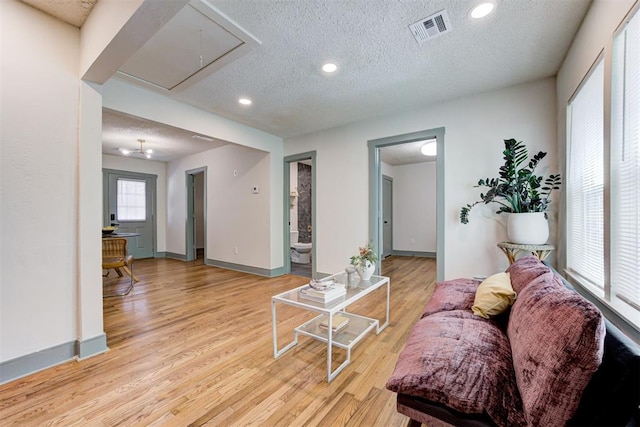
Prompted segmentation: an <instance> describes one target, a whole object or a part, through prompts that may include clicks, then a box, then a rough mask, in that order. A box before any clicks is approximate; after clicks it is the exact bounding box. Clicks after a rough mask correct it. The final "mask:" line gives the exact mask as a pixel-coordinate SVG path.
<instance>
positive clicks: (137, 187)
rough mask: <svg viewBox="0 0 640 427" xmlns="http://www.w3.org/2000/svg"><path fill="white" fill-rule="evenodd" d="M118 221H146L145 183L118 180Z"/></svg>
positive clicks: (133, 180) (132, 180)
mask: <svg viewBox="0 0 640 427" xmlns="http://www.w3.org/2000/svg"><path fill="white" fill-rule="evenodd" d="M116 203H117V207H118V208H117V212H118V221H146V220H147V204H146V182H145V181H140V180H135V179H120V178H119V179H118V185H117V200H116Z"/></svg>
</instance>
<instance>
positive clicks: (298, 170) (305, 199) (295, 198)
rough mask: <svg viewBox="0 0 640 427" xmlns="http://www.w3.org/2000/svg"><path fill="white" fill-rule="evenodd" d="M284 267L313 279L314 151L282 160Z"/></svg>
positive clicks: (315, 236)
mask: <svg viewBox="0 0 640 427" xmlns="http://www.w3.org/2000/svg"><path fill="white" fill-rule="evenodd" d="M284 203H285V205H284V227H283V228H284V238H283V242H284V264H285V265H284V267H285V272H286V273H291V274H296V275H299V276H304V277H309V278H315V277H316V269H317V264H316V247H317V243H318V242H317V234H316V152H315V151H312V152H307V153H301V154H296V155H292V156H287V157H285V158H284Z"/></svg>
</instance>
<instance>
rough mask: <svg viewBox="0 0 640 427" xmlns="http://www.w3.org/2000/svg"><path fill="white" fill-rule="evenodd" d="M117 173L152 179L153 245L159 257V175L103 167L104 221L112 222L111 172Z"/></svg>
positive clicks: (154, 256)
mask: <svg viewBox="0 0 640 427" xmlns="http://www.w3.org/2000/svg"><path fill="white" fill-rule="evenodd" d="M112 173H113V174H117V175H120V176H123V177H125V178H131V179H139V180H147V179H149V180H150V184H151V188H150V191H151V246H152V252H153V258H158V256H159V254H158V250H157V249H158V247H157V243H158V236H157V234H158V227H157V224H156V212H157V206H156V204H157V200H158V197H157V193H156V189H157V181H158V175H155V174H149V173H141V172H133V171H124V170H118V169H105V168H103V169H102V221H103V222H102V223H103V224H110V223H111V219H110V218H109V212H108V210H109V209H108V206H109V174H112Z"/></svg>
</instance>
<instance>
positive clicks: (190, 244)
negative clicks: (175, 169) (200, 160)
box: [184, 166, 207, 264]
mask: <svg viewBox="0 0 640 427" xmlns="http://www.w3.org/2000/svg"><path fill="white" fill-rule="evenodd" d="M200 173H204V188H203V192H204V194H203V196H202V197H203V201H202V204H203V210H204V224H203V228H204V262H205V264H206V262H207V166H202V167H199V168H196V169H189V170H187V171H185V173H184V177H185V185H186V191H185V193H186V199H187V200H186V204H187V212H186V221H185V261H195V259H196V251H195V239H194V237H195V236H194V232H195V221H194V217H193V216H194V214H195V211H194V201H195V200H194V198H193V191H192V189H193V187H194V184H195V175H198V174H200Z"/></svg>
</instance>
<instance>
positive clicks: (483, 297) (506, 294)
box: [471, 273, 516, 319]
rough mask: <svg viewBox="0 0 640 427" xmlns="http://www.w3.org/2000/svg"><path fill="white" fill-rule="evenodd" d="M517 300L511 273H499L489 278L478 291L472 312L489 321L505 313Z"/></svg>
mask: <svg viewBox="0 0 640 427" xmlns="http://www.w3.org/2000/svg"><path fill="white" fill-rule="evenodd" d="M515 299H516V293H515V292H514V291H513V288H512V287H511V280H510V279H509V273H498V274H494V275H492V276H489V277H487V278H486V279H485V280H483V281H482V283H480V286H478V290H477V291H476V296H475V299H474V300H473V307H471V311H473V314H475V315H476V316H480V317H484V318H485V319H489V318H490V317H493V316H497V315H498V314H500V313H504V312H505V311H506V310H507V309H508V308H509V307H510V306H511V304H513V302H514V301H515Z"/></svg>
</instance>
